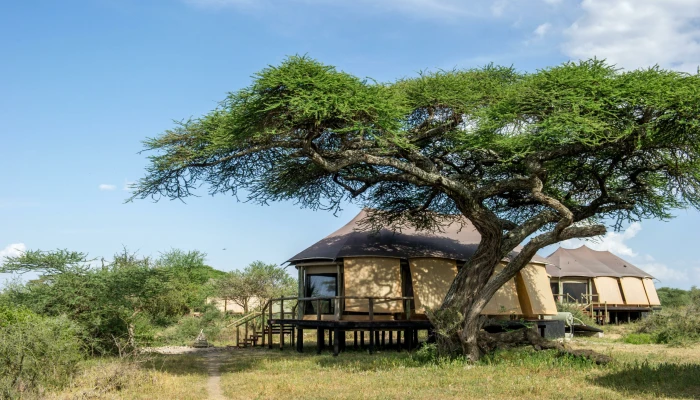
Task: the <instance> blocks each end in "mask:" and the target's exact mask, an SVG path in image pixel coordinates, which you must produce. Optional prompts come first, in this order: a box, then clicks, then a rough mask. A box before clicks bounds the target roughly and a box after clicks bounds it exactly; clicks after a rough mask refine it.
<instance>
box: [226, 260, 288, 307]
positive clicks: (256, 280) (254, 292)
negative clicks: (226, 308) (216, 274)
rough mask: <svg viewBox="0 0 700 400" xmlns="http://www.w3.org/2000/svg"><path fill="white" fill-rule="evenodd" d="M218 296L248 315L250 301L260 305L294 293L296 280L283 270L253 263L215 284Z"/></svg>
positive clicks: (261, 263)
mask: <svg viewBox="0 0 700 400" xmlns="http://www.w3.org/2000/svg"><path fill="white" fill-rule="evenodd" d="M216 287H217V292H218V293H219V296H220V297H222V298H224V299H227V300H231V301H233V302H234V303H236V304H238V305H239V306H241V307H243V311H244V312H245V313H248V312H249V311H250V305H251V301H252V300H257V301H258V302H259V303H260V304H259V305H262V304H263V303H265V302H266V301H267V300H269V299H271V298H273V297H279V296H285V295H290V294H294V293H296V290H297V289H296V280H295V279H294V278H292V277H291V276H289V274H287V272H286V271H285V270H284V268H281V267H278V266H277V265H275V264H265V263H263V262H262V261H254V262H253V263H251V264H250V265H248V266H247V267H245V269H244V270H243V271H231V272H229V273H228V274H227V275H226V276H225V277H223V278H221V279H219V280H218V281H217V283H216Z"/></svg>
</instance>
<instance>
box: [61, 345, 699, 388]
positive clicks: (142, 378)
mask: <svg viewBox="0 0 700 400" xmlns="http://www.w3.org/2000/svg"><path fill="white" fill-rule="evenodd" d="M610 336H612V338H603V339H576V340H575V341H573V342H572V343H571V345H572V346H573V347H576V348H588V349H594V350H597V351H599V352H602V353H604V354H609V355H611V356H613V357H614V359H615V362H614V363H613V364H612V365H608V366H596V365H592V364H591V363H589V362H586V361H582V360H579V359H572V358H569V357H558V356H556V355H555V354H553V353H550V352H533V351H532V350H529V349H520V350H517V351H509V352H502V353H498V354H496V355H494V356H492V357H488V358H487V359H484V360H483V361H482V362H480V363H479V364H477V365H467V364H465V363H463V362H459V361H453V362H437V363H436V362H434V361H427V360H426V359H425V358H424V357H421V356H420V353H412V354H409V353H406V352H401V353H397V352H396V351H393V350H392V351H385V352H378V353H377V354H374V355H368V354H366V353H364V352H361V351H348V352H346V353H343V354H341V355H340V356H339V357H333V356H332V355H331V354H329V353H324V354H321V355H316V354H315V351H314V348H313V347H308V348H306V352H305V353H303V354H298V353H296V352H294V351H293V350H292V349H287V350H285V351H280V350H279V349H275V350H266V349H259V348H256V349H245V350H240V349H231V350H222V351H223V352H225V353H224V354H222V355H221V357H219V358H218V359H219V360H220V365H219V366H218V367H219V370H220V374H221V378H220V384H221V388H222V389H223V393H224V395H225V396H226V397H227V398H231V399H251V398H260V399H274V398H285V399H355V398H370V399H432V398H440V399H453V398H454V399H458V398H459V399H510V398H542V399H562V398H566V399H664V398H668V399H697V398H700V346H693V347H684V348H674V347H668V346H665V345H649V344H644V345H633V344H627V343H623V342H622V341H621V340H620V339H619V338H618V337H617V336H616V335H614V334H613V335H610ZM206 362H207V360H206V358H205V357H204V356H202V354H181V355H158V356H154V357H153V358H152V359H151V360H149V361H148V362H145V363H140V364H130V365H126V366H124V365H123V363H120V362H118V361H116V360H111V361H109V360H103V361H93V362H91V363H90V364H88V365H87V366H86V367H87V368H86V369H85V372H84V373H83V375H82V376H81V377H79V378H78V379H77V380H76V381H75V382H74V384H73V385H72V386H71V387H70V388H68V389H66V390H64V391H63V392H61V393H58V394H51V395H50V396H48V397H49V398H60V399H82V398H129V399H132V398H133V399H147V398H148V399H205V398H207V391H206V380H207V379H208V376H207V368H206V367H207V365H206Z"/></svg>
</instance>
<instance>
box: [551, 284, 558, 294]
mask: <svg viewBox="0 0 700 400" xmlns="http://www.w3.org/2000/svg"><path fill="white" fill-rule="evenodd" d="M549 286H550V287H551V288H552V294H553V295H558V294H559V282H550V283H549Z"/></svg>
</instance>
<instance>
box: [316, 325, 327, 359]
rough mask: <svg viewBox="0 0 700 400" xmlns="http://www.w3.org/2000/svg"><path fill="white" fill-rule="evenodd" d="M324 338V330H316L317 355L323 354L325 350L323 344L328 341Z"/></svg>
mask: <svg viewBox="0 0 700 400" xmlns="http://www.w3.org/2000/svg"><path fill="white" fill-rule="evenodd" d="M323 336H324V335H323V329H321V328H316V354H321V351H322V350H323V344H324V343H325V341H326V339H325V338H324V337H323Z"/></svg>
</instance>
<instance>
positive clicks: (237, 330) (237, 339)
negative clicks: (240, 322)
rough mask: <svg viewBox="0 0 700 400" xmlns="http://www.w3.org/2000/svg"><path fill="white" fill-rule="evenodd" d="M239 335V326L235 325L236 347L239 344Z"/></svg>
mask: <svg viewBox="0 0 700 400" xmlns="http://www.w3.org/2000/svg"><path fill="white" fill-rule="evenodd" d="M240 336H241V327H240V326H237V327H236V347H238V346H240V345H241V341H240Z"/></svg>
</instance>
